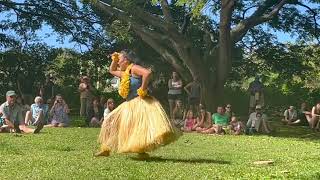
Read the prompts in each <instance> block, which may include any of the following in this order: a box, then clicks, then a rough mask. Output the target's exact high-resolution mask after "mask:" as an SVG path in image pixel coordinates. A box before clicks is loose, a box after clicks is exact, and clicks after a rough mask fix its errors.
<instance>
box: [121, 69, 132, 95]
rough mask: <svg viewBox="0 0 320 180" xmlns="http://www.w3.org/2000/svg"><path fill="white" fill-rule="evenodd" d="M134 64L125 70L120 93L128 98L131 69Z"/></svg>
mask: <svg viewBox="0 0 320 180" xmlns="http://www.w3.org/2000/svg"><path fill="white" fill-rule="evenodd" d="M132 66H133V64H130V65H129V66H128V67H127V69H126V70H125V71H124V72H123V74H122V77H121V81H120V86H119V90H118V93H119V95H120V96H121V97H122V98H124V99H125V98H127V96H128V95H129V91H130V70H131V68H132Z"/></svg>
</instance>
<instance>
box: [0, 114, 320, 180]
mask: <svg viewBox="0 0 320 180" xmlns="http://www.w3.org/2000/svg"><path fill="white" fill-rule="evenodd" d="M77 122H78V120H77ZM79 123H80V121H79ZM273 125H274V127H275V128H276V129H277V132H276V133H275V134H274V135H273V136H274V137H272V136H264V135H260V136H231V135H226V136H210V135H200V134H193V133H192V134H184V135H183V136H182V137H181V138H180V139H179V140H178V141H177V142H175V143H173V144H170V145H168V146H165V147H162V148H160V149H158V150H156V151H155V152H152V153H151V159H149V160H146V161H141V160H137V159H136V155H135V154H126V155H117V154H114V155H112V156H110V157H98V158H96V157H93V154H94V153H95V152H97V151H98V144H97V141H96V139H97V136H98V134H99V129H98V128H77V127H72V128H51V129H50V128H47V129H44V130H43V132H42V133H40V134H39V135H22V136H15V135H14V134H3V133H2V134H0V158H1V164H0V172H1V174H2V176H1V179H26V178H28V179H84V178H85V179H86V178H87V177H90V179H146V178H150V179H177V178H178V179H319V173H318V167H319V165H320V162H319V161H317V159H318V158H319V157H318V156H319V155H318V153H317V151H318V149H319V148H318V146H319V142H318V138H319V134H314V133H310V131H309V130H307V129H306V128H303V127H285V126H278V124H277V123H273ZM266 145H267V146H266ZM261 160H272V161H274V163H273V164H272V165H254V164H253V162H255V161H261ZM25 163H27V164H28V166H30V167H32V168H29V167H26V168H24V169H23V172H21V166H19V164H25ZM155 170H156V171H155ZM8 172H10V173H8ZM195 172H198V173H195Z"/></svg>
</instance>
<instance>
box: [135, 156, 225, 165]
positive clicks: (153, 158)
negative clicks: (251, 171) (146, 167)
mask: <svg viewBox="0 0 320 180" xmlns="http://www.w3.org/2000/svg"><path fill="white" fill-rule="evenodd" d="M131 159H133V160H135V161H146V162H173V163H190V164H195V163H202V164H231V163H230V161H223V160H214V159H173V158H162V157H157V156H151V157H150V158H148V159H140V158H137V157H131Z"/></svg>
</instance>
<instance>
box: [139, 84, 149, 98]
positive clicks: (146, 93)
mask: <svg viewBox="0 0 320 180" xmlns="http://www.w3.org/2000/svg"><path fill="white" fill-rule="evenodd" d="M137 94H138V95H139V96H140V97H141V98H144V97H146V96H147V95H148V90H147V89H145V90H144V89H142V87H140V88H139V89H138V90H137Z"/></svg>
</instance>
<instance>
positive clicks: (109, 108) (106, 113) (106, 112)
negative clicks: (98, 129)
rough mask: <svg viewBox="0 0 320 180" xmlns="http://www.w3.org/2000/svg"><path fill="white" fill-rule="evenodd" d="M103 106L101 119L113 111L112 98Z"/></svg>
mask: <svg viewBox="0 0 320 180" xmlns="http://www.w3.org/2000/svg"><path fill="white" fill-rule="evenodd" d="M105 106H106V108H105V109H104V112H103V118H106V117H107V116H108V114H109V113H110V112H111V111H113V110H114V108H115V104H114V100H113V99H112V98H109V99H108V100H107V102H106V105H105ZM102 122H103V119H102V120H101V124H102Z"/></svg>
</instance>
